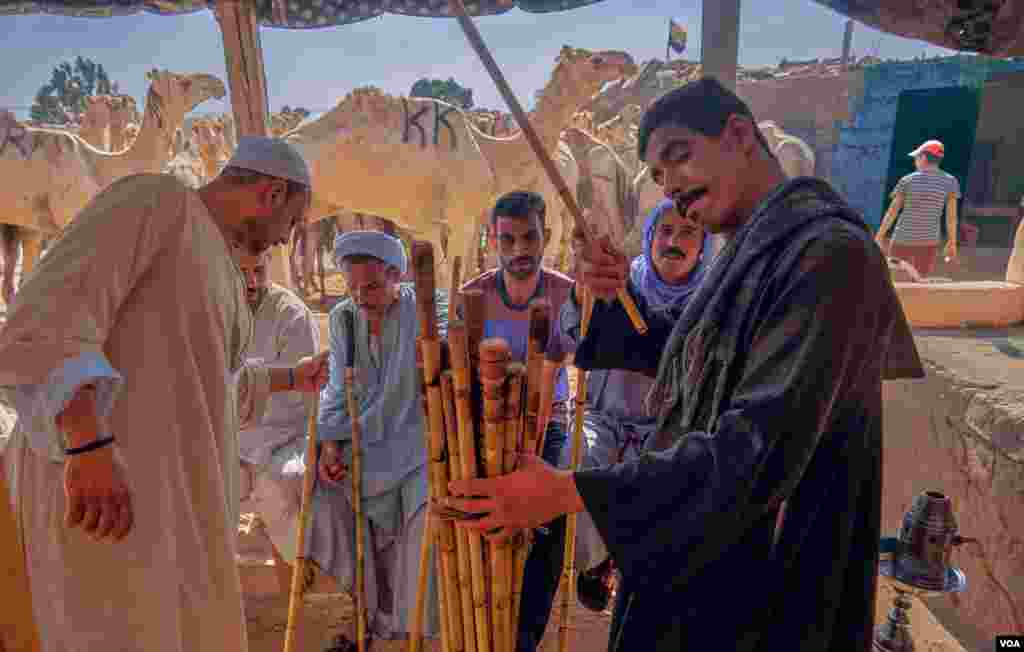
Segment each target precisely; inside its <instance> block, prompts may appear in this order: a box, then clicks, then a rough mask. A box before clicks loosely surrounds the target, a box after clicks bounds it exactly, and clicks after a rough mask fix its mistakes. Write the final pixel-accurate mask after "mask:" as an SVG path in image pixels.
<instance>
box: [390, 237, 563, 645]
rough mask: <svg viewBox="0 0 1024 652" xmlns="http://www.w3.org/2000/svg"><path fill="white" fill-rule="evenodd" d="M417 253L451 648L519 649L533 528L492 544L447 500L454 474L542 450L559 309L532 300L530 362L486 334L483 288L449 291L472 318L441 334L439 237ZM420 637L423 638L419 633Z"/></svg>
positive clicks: (435, 535)
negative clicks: (551, 342) (551, 335)
mask: <svg viewBox="0 0 1024 652" xmlns="http://www.w3.org/2000/svg"><path fill="white" fill-rule="evenodd" d="M412 259H413V265H414V270H415V282H416V301H417V312H418V317H419V332H420V336H419V342H418V345H419V354H420V355H419V363H420V367H421V370H422V372H423V389H424V392H423V394H424V409H425V411H426V415H427V442H426V445H427V446H426V447H427V456H428V458H429V459H428V462H429V467H430V471H429V486H430V498H431V503H432V504H433V505H434V506H435V508H434V511H435V512H438V511H439V512H441V514H440V515H441V516H442V518H437V517H436V515H435V514H432V515H431V518H430V519H429V520H430V524H431V527H430V528H429V532H428V533H427V534H426V535H425V536H427V537H430V541H429V544H430V545H431V546H432V547H433V549H434V550H435V551H437V552H438V553H439V554H435V555H434V560H435V563H436V569H437V577H438V578H439V579H438V598H439V607H440V609H439V612H440V620H441V622H440V625H441V641H442V649H443V650H445V651H446V652H514V650H515V647H516V645H515V643H516V632H517V631H518V616H519V604H520V600H521V596H522V583H523V571H524V568H525V565H526V556H527V553H528V552H529V545H530V541H529V535H528V534H524V535H521V536H519V537H514V538H513V539H512V540H511V541H510V542H506V543H496V542H488V541H485V540H484V539H483V537H482V536H481V535H480V534H479V533H476V532H468V531H466V530H462V529H459V528H456V527H455V526H454V524H453V522H452V520H451V519H452V518H455V519H473V518H476V517H477V515H473V514H463V513H450V512H449V513H446V512H445V511H444V510H442V509H440V508H439V507H438V504H439V502H440V500H441V499H443V498H444V497H445V496H447V495H448V482H449V481H450V480H453V479H460V478H476V477H492V476H498V475H504V474H507V473H511V472H512V471H514V470H515V469H516V464H517V462H518V458H519V454H520V453H523V452H526V451H529V452H533V453H539V451H540V450H541V449H542V446H543V441H542V436H541V434H540V433H539V432H538V430H539V428H538V415H539V413H540V406H541V378H542V369H543V365H544V350H545V348H546V344H547V337H548V332H549V328H550V319H551V315H550V313H551V307H550V306H549V305H548V304H547V303H546V302H536V303H534V304H531V306H530V336H529V344H528V349H527V358H526V364H525V365H523V364H519V363H515V362H512V361H511V352H510V350H509V345H508V343H507V342H506V341H505V340H503V339H498V338H490V339H483V332H484V329H483V303H482V299H483V295H482V294H480V293H476V292H466V293H462V296H461V297H455V296H451V297H449V307H451V306H452V305H454V304H455V303H456V302H457V300H458V301H461V303H462V305H463V308H464V311H463V312H464V319H459V318H457V316H456V315H455V312H454V311H453V310H451V311H450V318H449V322H448V333H447V338H446V339H445V340H442V339H440V338H439V336H438V328H437V323H436V321H435V315H436V312H435V305H434V301H435V279H434V252H433V248H432V246H431V245H430V243H427V242H415V243H413V247H412ZM429 558H430V556H429V555H427V554H425V555H424V556H423V557H421V560H422V561H423V562H424V563H429ZM422 575H423V573H422V572H421V576H422ZM423 593H424V592H421V593H420V595H419V596H418V599H417V605H416V607H417V614H421V613H423V600H424V599H425V596H424V595H423ZM417 620H419V619H418V618H417ZM412 638H413V639H415V638H417V636H416V633H415V632H414V633H413V637H412ZM410 647H414V646H412V645H411V646H410ZM416 647H418V646H416Z"/></svg>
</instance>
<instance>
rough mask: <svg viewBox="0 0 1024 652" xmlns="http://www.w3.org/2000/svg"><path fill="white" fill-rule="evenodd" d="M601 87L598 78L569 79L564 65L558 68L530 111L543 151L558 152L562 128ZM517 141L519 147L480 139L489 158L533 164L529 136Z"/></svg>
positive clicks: (503, 162) (515, 164)
mask: <svg viewBox="0 0 1024 652" xmlns="http://www.w3.org/2000/svg"><path fill="white" fill-rule="evenodd" d="M563 65H564V64H563ZM598 90H600V89H599V84H597V83H595V82H592V81H582V82H577V81H575V80H572V79H569V78H568V75H567V74H566V72H565V71H564V70H563V69H562V68H561V66H560V67H559V68H556V69H555V73H554V75H552V77H551V81H549V82H548V84H547V86H545V87H544V90H543V92H542V93H541V96H540V99H538V100H537V106H536V107H535V108H534V109H533V111H531V112H530V124H531V125H533V129H534V131H536V132H537V137H538V138H539V139H540V142H541V144H542V145H543V146H544V151H546V152H548V153H549V154H551V153H553V152H555V150H556V149H557V147H558V139H559V136H560V135H561V133H562V129H563V128H564V127H565V125H567V124H569V123H570V121H571V120H572V117H573V115H574V114H575V113H576V112H577V111H578V110H579V108H580V107H581V106H583V104H585V103H586V102H587V101H588V100H589V99H590V98H591V96H593V94H594V93H596V92H597V91H598ZM515 142H516V143H517V144H519V147H515V148H510V147H509V146H508V143H502V142H495V141H490V142H481V149H482V150H485V151H484V153H485V155H488V158H489V159H490V160H492V161H495V160H497V161H500V162H501V166H502V167H506V166H508V167H524V166H532V165H534V164H535V163H536V157H535V155H534V153H533V150H532V149H531V148H530V147H529V144H528V143H527V142H526V139H525V138H523V137H522V135H520V137H519V138H517V139H516V140H515ZM488 149H490V150H493V151H494V157H491V156H490V155H489V154H490V152H488V151H486V150H488Z"/></svg>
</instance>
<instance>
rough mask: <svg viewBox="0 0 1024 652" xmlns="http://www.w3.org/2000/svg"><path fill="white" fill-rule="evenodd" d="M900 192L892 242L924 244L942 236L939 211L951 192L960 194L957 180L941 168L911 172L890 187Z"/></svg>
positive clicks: (954, 194)
mask: <svg viewBox="0 0 1024 652" xmlns="http://www.w3.org/2000/svg"><path fill="white" fill-rule="evenodd" d="M897 193H900V194H902V195H903V210H902V211H900V216H899V219H898V220H897V221H896V232H895V233H894V234H893V242H896V243H899V244H924V243H933V242H938V241H939V240H940V239H941V234H942V227H941V220H942V214H943V212H944V211H945V208H946V200H947V198H948V197H949V196H950V195H953V196H955V197H958V198H959V197H960V182H959V181H958V180H957V178H956V177H954V176H953V175H952V174H949V173H948V172H945V171H943V170H939V169H934V170H925V171H923V172H913V173H911V174H908V175H907V176H905V177H903V178H902V179H900V180H899V182H898V183H897V184H896V188H895V189H894V190H893V191H892V194H893V195H894V196H895V195H896V194H897Z"/></svg>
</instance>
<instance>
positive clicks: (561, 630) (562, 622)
mask: <svg viewBox="0 0 1024 652" xmlns="http://www.w3.org/2000/svg"><path fill="white" fill-rule="evenodd" d="M581 294H582V296H581V297H580V301H581V302H582V308H583V319H582V321H581V323H580V340H582V339H583V338H584V337H586V336H587V332H588V331H589V330H590V318H591V316H592V315H593V312H594V295H593V294H591V293H590V292H588V291H586V290H584V291H583V292H581ZM578 378H579V379H578V381H577V387H576V413H575V420H574V424H573V425H574V427H573V435H572V470H573V471H576V470H578V469H579V467H580V458H581V457H582V454H583V416H584V413H585V411H586V407H587V374H586V372H585V371H583V370H580V371H579V377H578ZM575 579H576V514H569V515H568V517H566V520H565V561H564V563H563V567H562V587H561V588H562V595H561V605H559V607H560V618H559V626H558V649H559V652H567V650H568V649H569V604H570V602H571V600H572V596H573V589H574V588H575V584H576V583H575V581H574V580H575Z"/></svg>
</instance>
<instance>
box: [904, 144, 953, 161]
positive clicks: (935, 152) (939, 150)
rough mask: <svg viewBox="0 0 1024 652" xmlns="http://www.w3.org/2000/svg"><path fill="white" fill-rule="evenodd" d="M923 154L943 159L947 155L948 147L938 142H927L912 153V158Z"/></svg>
mask: <svg viewBox="0 0 1024 652" xmlns="http://www.w3.org/2000/svg"><path fill="white" fill-rule="evenodd" d="M921 154H931V155H932V156H937V157H939V158H942V157H943V156H945V155H946V147H945V146H944V145H943V144H942V143H940V142H939V141H937V140H926V141H925V142H923V143H921V146H920V147H918V148H917V149H915V150H914V151H912V152H911V153H910V156H915V157H916V156H920V155H921Z"/></svg>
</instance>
